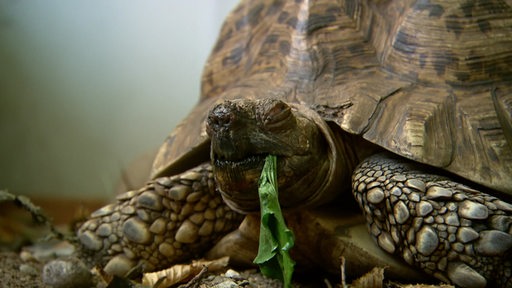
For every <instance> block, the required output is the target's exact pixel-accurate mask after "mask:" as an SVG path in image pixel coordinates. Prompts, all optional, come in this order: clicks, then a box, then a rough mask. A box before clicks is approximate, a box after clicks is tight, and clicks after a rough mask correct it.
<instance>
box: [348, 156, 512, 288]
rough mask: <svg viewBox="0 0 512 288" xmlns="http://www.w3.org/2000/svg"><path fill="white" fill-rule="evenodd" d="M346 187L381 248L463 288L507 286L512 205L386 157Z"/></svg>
mask: <svg viewBox="0 0 512 288" xmlns="http://www.w3.org/2000/svg"><path fill="white" fill-rule="evenodd" d="M352 187H353V189H352V190H353V193H354V196H355V198H356V200H357V202H359V204H360V206H361V208H362V210H363V211H364V213H365V215H366V220H367V222H368V228H369V231H370V234H371V235H372V236H373V237H374V238H375V241H376V242H377V243H378V245H379V246H380V247H381V248H382V249H384V250H386V251H387V252H389V253H392V254H396V255H398V256H400V257H402V258H403V259H404V260H405V261H406V262H407V263H408V264H410V265H415V266H417V267H420V268H421V269H423V270H424V271H426V272H427V273H430V274H432V275H434V276H435V277H436V278H438V279H440V280H444V281H446V282H450V281H451V282H452V283H454V284H456V285H459V286H462V287H485V286H486V285H488V287H495V286H499V287H511V286H512V276H511V275H512V261H511V259H510V257H511V254H512V249H511V247H512V205H511V204H509V203H506V202H504V201H502V200H500V199H498V198H496V197H493V196H491V195H488V194H485V193H483V192H480V191H477V190H474V189H472V188H469V187H468V186H466V185H464V184H461V183H458V182H456V181H454V180H452V179H449V178H447V177H443V176H438V175H435V174H431V173H429V172H428V171H427V170H426V169H425V167H422V166H420V165H418V164H417V163H413V162H410V161H406V160H404V159H401V158H397V157H393V156H391V155H384V154H379V155H375V156H372V157H370V158H368V159H366V160H365V161H364V162H363V163H361V165H359V167H358V168H357V169H356V170H355V172H354V175H353V185H352Z"/></svg>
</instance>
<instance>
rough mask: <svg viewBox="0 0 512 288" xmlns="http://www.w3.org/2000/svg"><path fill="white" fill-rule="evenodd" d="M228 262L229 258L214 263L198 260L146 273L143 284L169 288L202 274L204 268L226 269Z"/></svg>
mask: <svg viewBox="0 0 512 288" xmlns="http://www.w3.org/2000/svg"><path fill="white" fill-rule="evenodd" d="M228 262H229V257H227V256H226V257H222V258H219V259H215V260H212V261H206V260H197V261H193V262H192V263H191V264H178V265H174V266H172V267H170V268H168V269H165V270H161V271H157V272H152V273H144V275H143V276H142V284H143V285H147V286H151V287H155V288H163V287H169V286H171V285H174V284H177V283H181V282H184V281H186V280H189V279H191V278H193V277H194V276H195V275H197V274H198V273H199V272H201V270H202V269H203V267H204V266H206V267H208V271H210V272H213V271H218V270H221V269H224V268H225V267H226V266H227V265H228ZM156 283H158V286H154V285H155V284H156Z"/></svg>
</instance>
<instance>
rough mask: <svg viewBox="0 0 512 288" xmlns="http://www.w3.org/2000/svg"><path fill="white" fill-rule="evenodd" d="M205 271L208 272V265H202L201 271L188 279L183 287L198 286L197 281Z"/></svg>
mask: <svg viewBox="0 0 512 288" xmlns="http://www.w3.org/2000/svg"><path fill="white" fill-rule="evenodd" d="M206 272H208V266H206V265H203V268H202V269H201V271H199V273H197V275H196V276H194V278H192V279H190V281H188V283H187V284H185V286H184V287H183V288H197V287H198V286H199V281H201V279H202V278H203V277H204V276H205V275H206Z"/></svg>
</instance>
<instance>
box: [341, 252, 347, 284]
mask: <svg viewBox="0 0 512 288" xmlns="http://www.w3.org/2000/svg"><path fill="white" fill-rule="evenodd" d="M340 260H341V265H340V270H341V287H342V288H347V282H346V278H345V257H343V256H341V258H340Z"/></svg>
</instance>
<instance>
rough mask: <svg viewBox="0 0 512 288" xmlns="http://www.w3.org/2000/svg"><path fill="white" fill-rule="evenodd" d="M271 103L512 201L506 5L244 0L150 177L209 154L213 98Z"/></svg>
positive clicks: (463, 0)
mask: <svg viewBox="0 0 512 288" xmlns="http://www.w3.org/2000/svg"><path fill="white" fill-rule="evenodd" d="M264 97H273V98H278V99H281V100H283V101H286V102H292V103H299V104H302V105H307V106H309V107H311V108H312V109H314V110H316V111H317V112H318V113H319V114H320V115H321V116H322V117H323V118H324V119H325V120H326V121H332V122H334V123H336V124H338V125H339V127H340V128H341V129H343V130H344V131H346V132H347V133H351V134H355V135H360V136H361V137H363V138H364V139H366V140H368V141H370V142H372V143H374V144H376V145H379V146H381V147H384V148H385V149H387V150H390V151H392V152H394V153H396V154H399V155H401V156H403V157H406V158H409V159H412V160H415V161H418V162H422V163H426V164H429V165H432V166H435V167H440V168H443V169H445V170H447V171H450V172H453V173H455V174H457V175H460V176H462V177H464V178H467V179H470V180H472V181H474V182H476V183H480V184H483V185H485V186H487V187H490V188H492V189H496V190H499V191H502V192H505V193H507V194H512V124H511V123H512V120H511V119H512V9H511V7H510V5H508V4H507V3H505V2H503V1H467V0H446V1H412V0H408V1H365V0H361V1H356V0H345V1H332V0H319V1H307V0H303V1H300V0H296V1H284V0H283V1H270V0H264V1H249V0H245V1H242V3H241V4H239V6H238V7H237V8H236V9H235V10H234V11H232V13H231V14H230V16H229V17H228V18H227V19H226V21H225V23H224V26H223V28H222V30H221V33H220V37H219V39H218V41H217V43H216V45H215V47H214V48H213V51H212V53H211V55H210V57H209V60H208V61H207V63H206V66H205V68H204V72H203V76H202V91H201V98H200V100H199V103H198V104H197V105H196V106H195V107H194V108H193V109H192V111H191V112H190V114H189V115H188V117H186V118H185V119H184V121H183V122H182V123H181V124H180V125H179V126H178V127H177V128H176V129H175V130H174V132H172V133H171V135H170V136H169V137H168V138H167V140H166V141H165V143H164V145H163V146H162V147H161V150H160V152H159V154H158V156H157V158H156V160H155V163H154V166H153V172H152V175H153V177H156V176H158V175H162V174H168V173H174V172H179V171H182V170H183V169H186V168H190V167H193V166H194V165H196V164H198V163H199V162H203V161H205V159H208V158H209V156H208V155H209V154H208V144H209V139H208V136H207V134H206V132H205V118H206V115H207V112H208V111H209V110H210V109H211V107H212V106H214V105H215V104H216V103H219V102H221V101H224V100H226V99H235V98H264Z"/></svg>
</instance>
